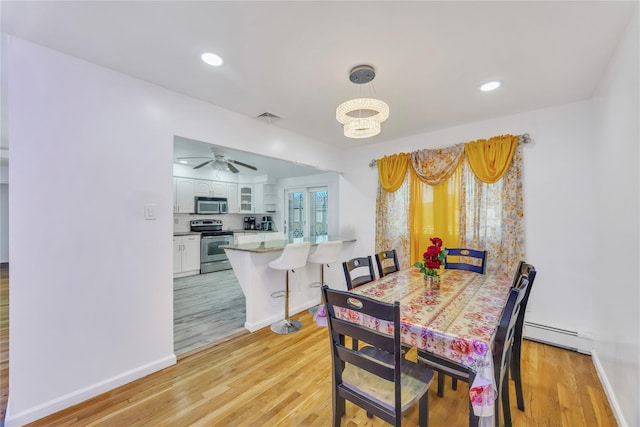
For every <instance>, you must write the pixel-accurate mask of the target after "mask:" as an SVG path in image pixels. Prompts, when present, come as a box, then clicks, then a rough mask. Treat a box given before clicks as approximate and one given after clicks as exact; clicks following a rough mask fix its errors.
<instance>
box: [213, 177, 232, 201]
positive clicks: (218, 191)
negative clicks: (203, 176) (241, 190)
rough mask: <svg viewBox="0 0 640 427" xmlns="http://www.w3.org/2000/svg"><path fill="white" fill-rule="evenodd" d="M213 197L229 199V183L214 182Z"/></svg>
mask: <svg viewBox="0 0 640 427" xmlns="http://www.w3.org/2000/svg"><path fill="white" fill-rule="evenodd" d="M212 194H213V197H229V195H228V192H227V183H226V182H219V181H213V193H212Z"/></svg>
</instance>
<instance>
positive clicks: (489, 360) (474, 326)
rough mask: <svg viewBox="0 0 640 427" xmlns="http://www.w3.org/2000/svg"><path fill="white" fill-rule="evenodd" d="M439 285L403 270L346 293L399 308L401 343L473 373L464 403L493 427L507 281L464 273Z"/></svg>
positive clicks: (388, 329)
mask: <svg viewBox="0 0 640 427" xmlns="http://www.w3.org/2000/svg"><path fill="white" fill-rule="evenodd" d="M440 277H441V280H440V286H439V289H438V288H434V287H432V286H430V285H429V284H428V283H427V282H426V281H425V278H424V277H423V274H422V273H421V272H420V271H419V270H418V269H417V268H407V269H402V270H400V271H397V272H395V273H391V274H389V275H386V276H384V277H381V278H378V279H376V280H374V281H372V282H369V283H366V284H364V285H361V286H358V287H357V288H354V289H352V290H351V291H350V292H352V293H354V294H357V295H363V296H367V297H370V298H373V299H376V300H379V301H383V302H388V303H393V302H395V301H398V302H399V303H400V317H401V319H400V327H401V328H402V331H401V341H402V343H403V344H404V345H407V346H411V347H417V348H418V349H419V350H422V351H425V352H431V353H433V354H435V355H437V356H440V357H444V358H446V359H449V360H451V361H453V362H456V363H458V364H461V365H464V366H466V367H469V368H471V370H472V371H473V372H474V373H475V379H474V380H473V384H471V385H470V387H469V389H470V392H469V398H470V400H471V404H472V406H473V410H474V413H475V415H477V416H478V417H480V424H481V425H492V424H493V416H494V405H495V404H496V402H495V400H496V398H497V388H496V384H495V380H494V366H493V357H492V349H493V346H494V340H495V336H496V333H497V330H498V324H499V322H500V317H501V316H502V311H503V309H504V306H505V305H506V302H507V299H508V296H509V290H510V289H511V280H509V279H508V278H506V277H504V276H498V275H492V274H478V273H474V272H470V271H464V270H444V271H440ZM336 316H337V317H340V318H342V319H345V320H349V321H352V322H355V323H358V324H361V325H364V326H367V327H369V328H372V329H374V330H377V331H379V332H384V333H393V324H392V323H391V322H385V321H381V320H379V319H375V318H371V317H368V316H366V315H362V314H361V313H357V312H355V311H352V310H349V309H348V308H342V307H340V308H337V309H336Z"/></svg>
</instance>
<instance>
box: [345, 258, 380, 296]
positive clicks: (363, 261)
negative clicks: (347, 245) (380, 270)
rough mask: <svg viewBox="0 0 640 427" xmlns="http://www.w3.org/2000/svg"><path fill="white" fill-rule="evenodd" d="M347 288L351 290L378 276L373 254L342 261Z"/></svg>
mask: <svg viewBox="0 0 640 427" xmlns="http://www.w3.org/2000/svg"><path fill="white" fill-rule="evenodd" d="M342 267H343V269H344V278H345V280H346V282H347V289H349V290H351V289H353V288H355V287H358V286H360V285H364V284H365V283H369V282H371V281H373V280H374V279H375V278H376V274H375V273H374V271H373V261H372V260H371V256H370V255H369V256H366V257H359V258H352V259H350V260H349V261H345V262H343V263H342Z"/></svg>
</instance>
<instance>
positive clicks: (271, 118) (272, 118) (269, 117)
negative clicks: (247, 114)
mask: <svg viewBox="0 0 640 427" xmlns="http://www.w3.org/2000/svg"><path fill="white" fill-rule="evenodd" d="M258 119H260V120H262V121H265V122H267V123H273V122H276V121H278V120H280V116H276V115H275V114H272V113H269V112H264V113H262V114H260V115H259V116H258Z"/></svg>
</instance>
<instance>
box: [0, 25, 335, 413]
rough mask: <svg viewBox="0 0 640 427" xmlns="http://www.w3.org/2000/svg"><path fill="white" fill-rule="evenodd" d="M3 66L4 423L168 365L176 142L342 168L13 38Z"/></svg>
mask: <svg viewBox="0 0 640 427" xmlns="http://www.w3.org/2000/svg"><path fill="white" fill-rule="evenodd" d="M7 62H8V72H7V74H8V81H9V86H8V99H10V102H9V105H8V122H9V123H8V125H9V140H10V144H11V168H10V171H9V173H10V175H9V179H10V182H11V192H10V194H9V202H10V206H9V214H10V216H11V221H10V225H9V231H10V240H9V245H10V247H11V253H10V258H9V261H10V264H11V293H10V313H9V314H10V319H11V321H10V354H9V358H10V369H9V403H8V409H7V418H6V425H7V426H15V425H21V424H24V423H27V422H29V421H32V420H35V419H37V418H40V417H42V416H45V415H48V414H49V413H52V412H55V411H57V410H59V409H62V408H64V407H66V406H69V405H71V404H74V403H77V402H80V401H82V400H85V399H87V398H89V397H91V396H93V395H96V394H98V393H100V392H103V391H105V390H108V389H111V388H113V387H115V386H117V385H120V384H122V383H126V382H128V381H131V380H133V379H136V378H138V377H141V376H143V375H145V374H147V373H149V372H152V371H154V370H157V369H160V368H162V367H163V366H167V365H170V364H172V363H174V361H175V356H174V353H173V299H172V298H173V286H172V273H173V272H172V257H171V254H172V240H171V236H172V231H173V221H172V219H173V208H172V206H173V201H172V188H173V185H172V175H173V170H172V169H173V168H172V152H173V137H174V135H181V136H185V137H188V138H193V139H196V140H201V141H219V140H222V141H235V144H234V148H237V149H240V150H245V151H253V152H258V153H259V154H264V155H267V156H271V157H278V158H283V159H286V160H292V161H297V162H300V163H305V162H306V161H307V160H308V159H312V160H313V162H314V166H318V167H321V168H323V169H327V170H340V169H341V166H342V165H341V164H338V163H337V162H338V160H337V159H341V156H340V155H338V153H337V152H336V151H335V150H334V149H332V148H329V147H327V146H325V145H323V144H321V143H318V142H316V141H313V140H309V139H307V138H304V137H301V136H298V135H294V134H291V133H289V132H286V131H283V130H282V129H279V128H277V127H274V126H269V125H267V124H264V123H262V122H260V121H258V120H255V119H252V118H248V117H244V116H240V115H237V114H234V113H231V112H228V111H225V110H222V109H220V108H217V107H215V106H212V105H210V104H206V103H203V102H200V101H197V100H194V99H191V98H187V97H184V96H181V95H178V94H175V93H172V92H169V91H167V90H164V89H162V88H159V87H157V86H153V85H150V84H147V83H145V82H142V81H139V80H136V79H132V78H130V77H127V76H124V75H121V74H118V73H115V72H113V71H111V70H107V69H105V68H101V67H98V66H95V65H92V64H89V63H86V62H84V61H80V60H77V59H75V58H72V57H69V56H65V55H62V54H60V53H58V52H55V51H52V50H49V49H46V48H43V47H40V46H37V45H33V44H31V43H28V42H25V41H23V40H20V39H16V38H13V37H9V46H8V61H7ZM4 72H5V70H3V74H4ZM5 125H7V123H3V126H5ZM34 196H37V204H35V203H34V200H35V199H34ZM146 203H152V204H155V205H156V206H157V209H156V212H157V215H158V219H157V220H155V221H145V220H144V219H143V206H144V204H146ZM44 217H46V223H45V224H44V226H34V224H41V223H42V219H43V218H44Z"/></svg>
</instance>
